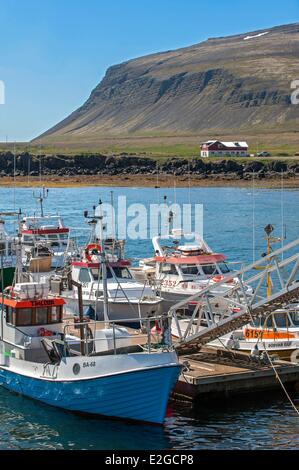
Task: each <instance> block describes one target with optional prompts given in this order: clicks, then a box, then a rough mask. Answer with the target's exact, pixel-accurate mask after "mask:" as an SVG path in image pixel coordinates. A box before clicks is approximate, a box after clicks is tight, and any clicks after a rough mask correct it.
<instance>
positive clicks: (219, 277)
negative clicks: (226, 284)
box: [212, 274, 224, 282]
mask: <svg viewBox="0 0 299 470" xmlns="http://www.w3.org/2000/svg"><path fill="white" fill-rule="evenodd" d="M222 279H224V276H221V274H219V275H218V276H214V277H213V278H212V281H213V282H221V281H222Z"/></svg>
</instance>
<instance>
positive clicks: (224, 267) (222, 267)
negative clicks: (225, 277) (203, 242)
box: [218, 262, 230, 274]
mask: <svg viewBox="0 0 299 470" xmlns="http://www.w3.org/2000/svg"><path fill="white" fill-rule="evenodd" d="M218 267H219V268H220V271H221V273H222V274H227V273H229V272H230V269H229V267H228V266H227V264H226V263H223V262H221V263H218Z"/></svg>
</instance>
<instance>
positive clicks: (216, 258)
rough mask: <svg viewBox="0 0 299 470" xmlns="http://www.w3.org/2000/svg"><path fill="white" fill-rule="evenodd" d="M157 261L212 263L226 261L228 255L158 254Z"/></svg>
mask: <svg viewBox="0 0 299 470" xmlns="http://www.w3.org/2000/svg"><path fill="white" fill-rule="evenodd" d="M154 259H155V261H157V263H171V264H211V263H219V262H221V261H224V260H225V259H226V257H225V256H224V255H222V254H219V253H212V254H211V255H197V256H181V255H178V256H175V255H173V256H156V257H155V258H154Z"/></svg>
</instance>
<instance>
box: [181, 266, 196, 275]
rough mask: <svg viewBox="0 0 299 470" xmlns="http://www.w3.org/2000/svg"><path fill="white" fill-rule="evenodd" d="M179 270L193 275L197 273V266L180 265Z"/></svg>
mask: <svg viewBox="0 0 299 470" xmlns="http://www.w3.org/2000/svg"><path fill="white" fill-rule="evenodd" d="M181 270H182V273H183V274H191V275H194V276H197V275H198V274H199V271H198V267H197V266H196V265H191V264H190V265H182V266H181Z"/></svg>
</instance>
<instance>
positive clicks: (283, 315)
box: [273, 312, 290, 328]
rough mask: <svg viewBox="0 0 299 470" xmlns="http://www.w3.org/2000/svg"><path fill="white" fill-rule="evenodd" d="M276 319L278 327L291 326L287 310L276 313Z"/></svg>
mask: <svg viewBox="0 0 299 470" xmlns="http://www.w3.org/2000/svg"><path fill="white" fill-rule="evenodd" d="M273 316H274V321H275V323H276V326H277V328H287V327H288V326H290V321H289V317H288V314H287V312H277V313H274V315H273Z"/></svg>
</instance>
